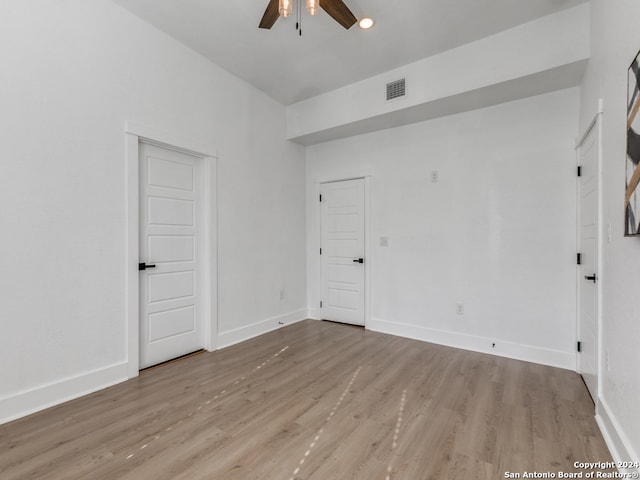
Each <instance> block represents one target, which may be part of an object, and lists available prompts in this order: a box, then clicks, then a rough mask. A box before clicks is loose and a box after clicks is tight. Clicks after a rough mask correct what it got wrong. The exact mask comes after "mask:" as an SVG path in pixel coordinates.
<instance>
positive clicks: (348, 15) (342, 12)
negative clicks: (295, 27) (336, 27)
mask: <svg viewBox="0 0 640 480" xmlns="http://www.w3.org/2000/svg"><path fill="white" fill-rule="evenodd" d="M291 3H292V2H291V1H290V0H289V1H284V2H283V0H269V5H267V9H266V10H265V11H264V15H263V16H262V20H260V25H259V27H260V28H266V29H270V28H271V27H273V25H274V23H276V20H278V17H279V16H280V14H281V9H282V7H283V4H284V6H285V8H286V6H287V5H288V6H289V8H290V7H291ZM307 4H308V5H307V9H309V12H310V13H311V15H315V11H314V10H312V9H311V8H313V7H311V8H310V7H309V4H314V5H316V8H317V4H318V2H317V0H316V1H315V2H313V1H311V2H307ZM320 7H321V8H322V9H323V10H324V11H325V12H327V13H328V14H329V15H331V17H333V19H334V20H335V21H336V22H338V23H339V24H340V25H342V26H343V27H344V28H346V29H347V30H348V29H349V28H351V27H352V26H353V25H354V24H355V23H356V22H357V21H358V20H357V19H356V17H355V15H354V14H353V13H352V12H351V10H349V7H347V6H346V5H345V4H344V2H343V1H342V0H320ZM290 11H291V10H290V9H289V10H288V11H285V13H283V16H285V17H286V16H288V14H289V13H290Z"/></svg>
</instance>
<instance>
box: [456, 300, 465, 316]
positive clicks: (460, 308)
mask: <svg viewBox="0 0 640 480" xmlns="http://www.w3.org/2000/svg"><path fill="white" fill-rule="evenodd" d="M456 314H457V315H464V303H462V302H458V303H456Z"/></svg>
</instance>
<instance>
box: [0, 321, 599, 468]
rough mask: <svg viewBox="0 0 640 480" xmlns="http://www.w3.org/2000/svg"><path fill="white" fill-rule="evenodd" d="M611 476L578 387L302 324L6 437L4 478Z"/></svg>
mask: <svg viewBox="0 0 640 480" xmlns="http://www.w3.org/2000/svg"><path fill="white" fill-rule="evenodd" d="M575 461H583V462H593V461H611V457H610V455H609V453H608V451H607V448H606V446H605V444H604V441H603V439H602V436H601V434H600V432H599V430H598V428H597V426H596V423H595V421H594V418H593V404H592V402H591V399H590V398H589V395H588V393H587V391H586V389H585V387H584V384H583V383H582V380H581V379H580V377H579V376H578V375H577V374H576V373H573V372H570V371H566V370H560V369H556V368H551V367H545V366H540V365H535V364H531V363H526V362H520V361H515V360H508V359H503V358H499V357H494V356H491V355H483V354H478V353H473V352H467V351H463V350H457V349H453V348H447V347H443V346H438V345H433V344H428V343H422V342H418V341H413V340H408V339H404V338H398V337H393V336H389V335H383V334H379V333H374V332H369V331H365V330H362V329H360V328H356V327H350V326H346V325H338V324H334V323H330V322H317V321H305V322H301V323H298V324H295V325H291V326H288V327H285V328H283V329H281V330H278V331H275V332H272V333H269V334H267V335H264V336H262V337H259V338H256V339H253V340H251V341H248V342H245V343H242V344H240V345H236V346H234V347H230V348H227V349H225V350H222V351H219V352H214V353H203V354H200V355H197V356H194V357H190V358H187V359H184V360H181V361H177V362H174V363H170V364H167V365H163V366H160V367H157V368H154V369H151V370H148V371H145V372H142V374H141V375H140V377H139V378H136V379H133V380H130V381H128V382H125V383H123V384H120V385H117V386H114V387H111V388H109V389H106V390H103V391H100V392H98V393H95V394H92V395H89V396H86V397H83V398H81V399H78V400H74V401H72V402H68V403H66V404H64V405H60V406H57V407H54V408H51V409H49V410H46V411H43V412H40V413H37V414H35V415H31V416H29V417H26V418H23V419H20V420H17V421H15V422H12V423H9V424H6V425H2V426H0V478H2V479H3V480H10V479H21V480H22V479H36V478H37V479H47V480H57V479H83V480H84V479H87V480H88V479H91V480H96V479H136V480H140V479H154V480H156V479H172V480H173V479H176V480H187V479H188V480H199V479H207V480H214V479H221V480H222V479H224V480H236V479H237V480H251V479H256V480H257V479H266V480H278V479H282V480H291V479H295V480H299V479H313V480H332V479H343V478H344V479H360V480H376V479H380V480H390V479H402V480H421V479H434V480H439V479H498V478H505V472H516V473H522V472H524V471H528V472H532V471H538V472H548V471H550V472H556V473H557V472H558V471H565V472H574V471H579V470H576V469H574V468H573V463H574V462H575Z"/></svg>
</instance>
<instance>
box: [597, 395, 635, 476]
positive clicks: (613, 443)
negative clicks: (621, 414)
mask: <svg viewBox="0 0 640 480" xmlns="http://www.w3.org/2000/svg"><path fill="white" fill-rule="evenodd" d="M596 422H597V423H598V427H600V432H602V436H603V437H604V441H605V443H606V444H607V447H608V448H609V452H611V456H612V457H613V461H614V462H616V464H617V463H618V462H638V461H640V457H639V456H638V454H637V452H635V451H634V450H633V447H632V446H631V444H630V443H629V440H628V439H627V436H626V435H625V433H624V430H623V429H622V428H621V427H620V424H619V423H618V420H617V419H616V417H615V416H614V415H613V412H611V408H610V407H609V404H608V403H607V402H606V400H604V399H603V398H598V405H597V407H596ZM619 470H620V472H623V473H630V474H634V473H635V474H638V475H640V469H622V468H620V469H619ZM636 478H637V477H636Z"/></svg>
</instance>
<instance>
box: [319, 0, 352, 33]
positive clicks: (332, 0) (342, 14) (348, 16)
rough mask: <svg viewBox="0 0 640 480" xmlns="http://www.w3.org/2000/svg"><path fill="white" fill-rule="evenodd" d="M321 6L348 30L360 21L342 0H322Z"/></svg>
mask: <svg viewBox="0 0 640 480" xmlns="http://www.w3.org/2000/svg"><path fill="white" fill-rule="evenodd" d="M320 6H321V7H322V8H323V10H324V11H325V12H327V13H328V14H329V15H331V16H332V17H333V19H334V20H335V21H336V22H338V23H339V24H340V25H342V26H343V27H344V28H346V29H347V30H348V29H350V28H351V27H352V26H353V24H354V23H356V22H357V21H358V19H357V18H356V17H355V15H354V14H353V13H352V12H351V10H349V7H347V6H346V5H345V4H344V2H343V1H342V0H320Z"/></svg>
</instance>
